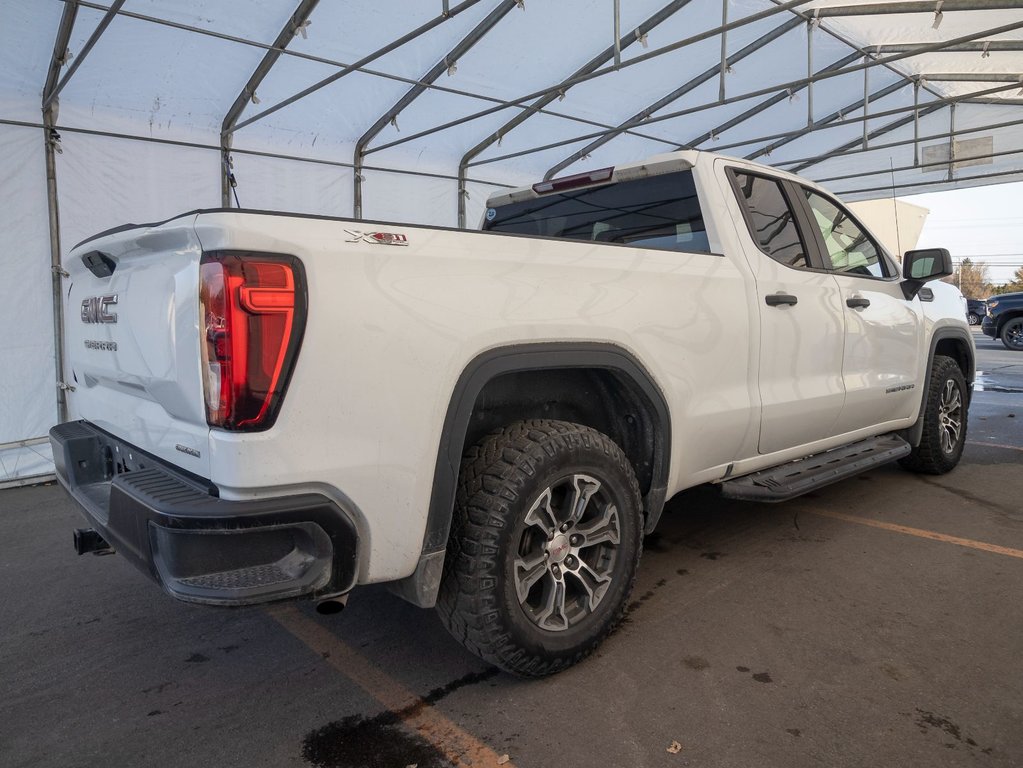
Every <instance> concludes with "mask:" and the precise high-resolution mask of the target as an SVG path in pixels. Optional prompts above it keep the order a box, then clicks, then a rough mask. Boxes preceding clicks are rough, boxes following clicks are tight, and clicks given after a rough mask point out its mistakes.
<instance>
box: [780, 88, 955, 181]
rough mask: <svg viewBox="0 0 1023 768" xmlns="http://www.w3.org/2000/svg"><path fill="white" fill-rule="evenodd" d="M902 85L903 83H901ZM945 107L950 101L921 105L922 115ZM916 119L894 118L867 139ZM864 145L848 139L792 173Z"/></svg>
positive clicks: (881, 134) (909, 117)
mask: <svg viewBox="0 0 1023 768" xmlns="http://www.w3.org/2000/svg"><path fill="white" fill-rule="evenodd" d="M900 85H901V83H900ZM943 107H949V108H951V105H950V104H949V103H947V102H939V103H937V104H927V105H924V106H922V107H920V116H921V117H922V116H924V115H929V114H930V113H931V112H934V111H935V110H938V109H942V108H943ZM915 119H916V115H915V114H914V115H907V116H906V117H901V118H899V119H898V120H894V121H892V122H890V123H888V124H886V125H883V126H881V127H880V128H877V129H875V130H873V131H871V132H870V133H868V134H867V139H868V140H869V139H875V138H877V137H878V136H884V135H885V134H886V133H891V132H892V131H895V130H898V129H899V128H902V127H903V126H904V125H909V124H910V123H912V122H913V121H914V120H915ZM862 145H863V139H860V138H856V139H853V140H852V141H848V142H846V143H845V144H842V145H841V146H839V147H835V148H834V149H832V150H830V151H828V152H824V153H822V154H820V155H818V156H817V157H815V158H813V159H812V160H809V161H807V162H805V163H800V164H799V165H797V166H796V167H795V168H792V169H791V172H792V173H800V172H801V171H803V170H804V169H806V168H809V167H811V166H814V165H817V164H819V163H823V162H824V161H825V160H830V159H831V158H833V157H834V156H835V155H841V154H842V153H844V152H846V151H847V150H850V149H855V148H856V147H859V146H862ZM868 151H869V149H868Z"/></svg>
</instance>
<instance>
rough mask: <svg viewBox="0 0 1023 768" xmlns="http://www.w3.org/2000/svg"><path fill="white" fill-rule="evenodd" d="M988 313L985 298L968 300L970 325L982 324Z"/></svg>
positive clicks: (967, 311) (967, 316)
mask: <svg viewBox="0 0 1023 768" xmlns="http://www.w3.org/2000/svg"><path fill="white" fill-rule="evenodd" d="M986 314H987V302H986V301H984V300H983V299H967V300H966V319H967V320H969V322H970V325H980V321H981V320H983V319H984V316H985V315H986Z"/></svg>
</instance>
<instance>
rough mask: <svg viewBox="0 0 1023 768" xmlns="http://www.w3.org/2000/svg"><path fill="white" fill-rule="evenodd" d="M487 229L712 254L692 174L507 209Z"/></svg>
mask: <svg viewBox="0 0 1023 768" xmlns="http://www.w3.org/2000/svg"><path fill="white" fill-rule="evenodd" d="M491 211H492V213H491ZM483 228H484V229H485V230H488V231H491V232H509V233H514V234H519V235H535V236H538V237H558V238H564V239H566V240H587V241H592V242H598V243H620V244H622V245H631V246H635V247H637V248H658V249H661V250H666V251H697V252H701V253H709V252H710V243H709V241H708V240H707V230H706V228H705V227H704V224H703V214H702V213H701V212H700V201H699V200H698V199H697V197H696V185H695V184H694V183H693V174H692V172H691V171H679V172H676V173H665V174H662V175H660V176H649V177H647V178H643V179H633V180H632V181H623V182H616V183H614V184H606V185H604V186H602V187H589V188H587V189H579V190H571V191H566V192H561V193H558V194H550V195H544V196H543V197H539V198H537V199H535V200H523V201H521V202H518V203H509V204H508V205H502V206H500V207H498V208H492V209H490V211H487V221H486V222H485V224H484V226H483Z"/></svg>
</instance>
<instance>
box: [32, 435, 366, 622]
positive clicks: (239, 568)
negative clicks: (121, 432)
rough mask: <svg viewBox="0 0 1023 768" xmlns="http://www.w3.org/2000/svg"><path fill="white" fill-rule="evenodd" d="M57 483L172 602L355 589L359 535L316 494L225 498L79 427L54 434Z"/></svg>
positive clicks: (241, 600)
mask: <svg viewBox="0 0 1023 768" xmlns="http://www.w3.org/2000/svg"><path fill="white" fill-rule="evenodd" d="M50 443H51V444H52V446H53V461H54V465H55V467H56V472H57V478H58V480H59V481H60V483H61V485H63V486H64V488H65V489H66V490H67V491H68V493H70V494H71V496H72V497H73V498H74V499H75V501H77V502H78V504H79V505H80V507H81V510H82V512H83V513H84V515H85V517H86V518H87V519H88V521H89V524H90V525H91V526H92V527H93V528H95V529H96V530H97V531H99V532H100V534H101V535H102V536H103V538H104V539H106V541H107V542H108V543H109V544H110V545H111V546H112V547H113V548H114V549H115V550H116V551H117V552H119V553H120V554H123V555H124V556H125V557H126V558H127V559H128V560H129V561H131V562H132V564H134V565H135V566H136V567H138V568H139V569H140V570H141V571H142V572H143V573H145V574H146V575H147V576H149V577H150V578H152V579H153V580H154V581H156V582H157V583H158V584H160V586H161V587H163V589H164V590H165V591H167V592H168V593H169V594H170V595H172V596H173V597H176V598H178V599H181V600H186V601H189V602H197V603H208V604H213V605H247V604H251V603H260V602H266V601H270V600H283V599H287V598H295V597H303V596H306V597H317V596H327V595H337V594H341V593H344V592H347V591H349V590H350V589H351V588H352V587H353V586H354V584H355V578H356V574H357V564H358V544H359V541H358V533H357V530H356V527H355V524H354V523H353V522H352V519H351V517H350V516H349V515H348V514H347V513H346V512H345V511H344V510H343V509H342V508H341V507H340V506H338V505H337V503H335V502H334V501H333V500H332V499H329V498H327V497H326V496H323V495H320V494H316V493H305V494H300V495H296V496H280V497H274V498H260V499H253V500H246V501H227V500H224V499H221V498H218V491H217V488H216V486H214V485H213V484H212V483H210V482H209V481H204V480H201V479H199V478H195V477H192V476H190V475H187V474H185V473H182V472H181V471H180V470H177V469H175V468H173V467H171V466H170V465H168V464H166V463H165V462H162V461H160V460H159V459H156V458H154V457H152V456H150V455H148V454H145V453H144V452H142V451H140V450H139V449H138V448H136V447H135V446H132V445H129V444H127V443H125V442H123V441H120V440H118V439H117V438H115V437H113V436H112V435H109V434H107V433H106V432H104V431H102V430H100V429H98V428H97V427H94V426H93V425H91V424H89V423H88V422H85V421H75V422H68V423H66V424H59V425H58V426H56V427H54V428H53V429H51V430H50Z"/></svg>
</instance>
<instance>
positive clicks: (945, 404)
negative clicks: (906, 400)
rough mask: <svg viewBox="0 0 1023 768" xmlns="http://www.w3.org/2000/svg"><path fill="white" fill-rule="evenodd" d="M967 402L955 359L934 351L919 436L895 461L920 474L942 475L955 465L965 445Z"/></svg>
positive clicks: (964, 380) (962, 378)
mask: <svg viewBox="0 0 1023 768" xmlns="http://www.w3.org/2000/svg"><path fill="white" fill-rule="evenodd" d="M956 403H958V405H957V404H956ZM968 405H969V396H968V393H967V389H966V379H965V378H964V377H963V372H962V371H961V370H960V369H959V365H958V363H956V361H955V360H953V359H952V358H951V357H945V356H944V355H935V356H934V362H933V363H932V364H931V380H930V382H929V383H928V386H927V402H926V403H925V404H924V413H923V419H924V431H923V436H922V437H921V438H920V445H918V446H917V447H916V448H914V449H913V452H912V453H910V454H909V455H908V456H906V457H905V458H902V459H899V464H900V465H902V467H903V468H905V469H908V470H910V471H911V472H919V473H920V474H924V475H943V474H945V473H946V472H950V471H952V470H953V469H955V467H956V465H957V464H958V463H959V459H960V457H961V456H962V455H963V447H964V446H965V445H966V427H967V416H968ZM956 425H958V428H956Z"/></svg>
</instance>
